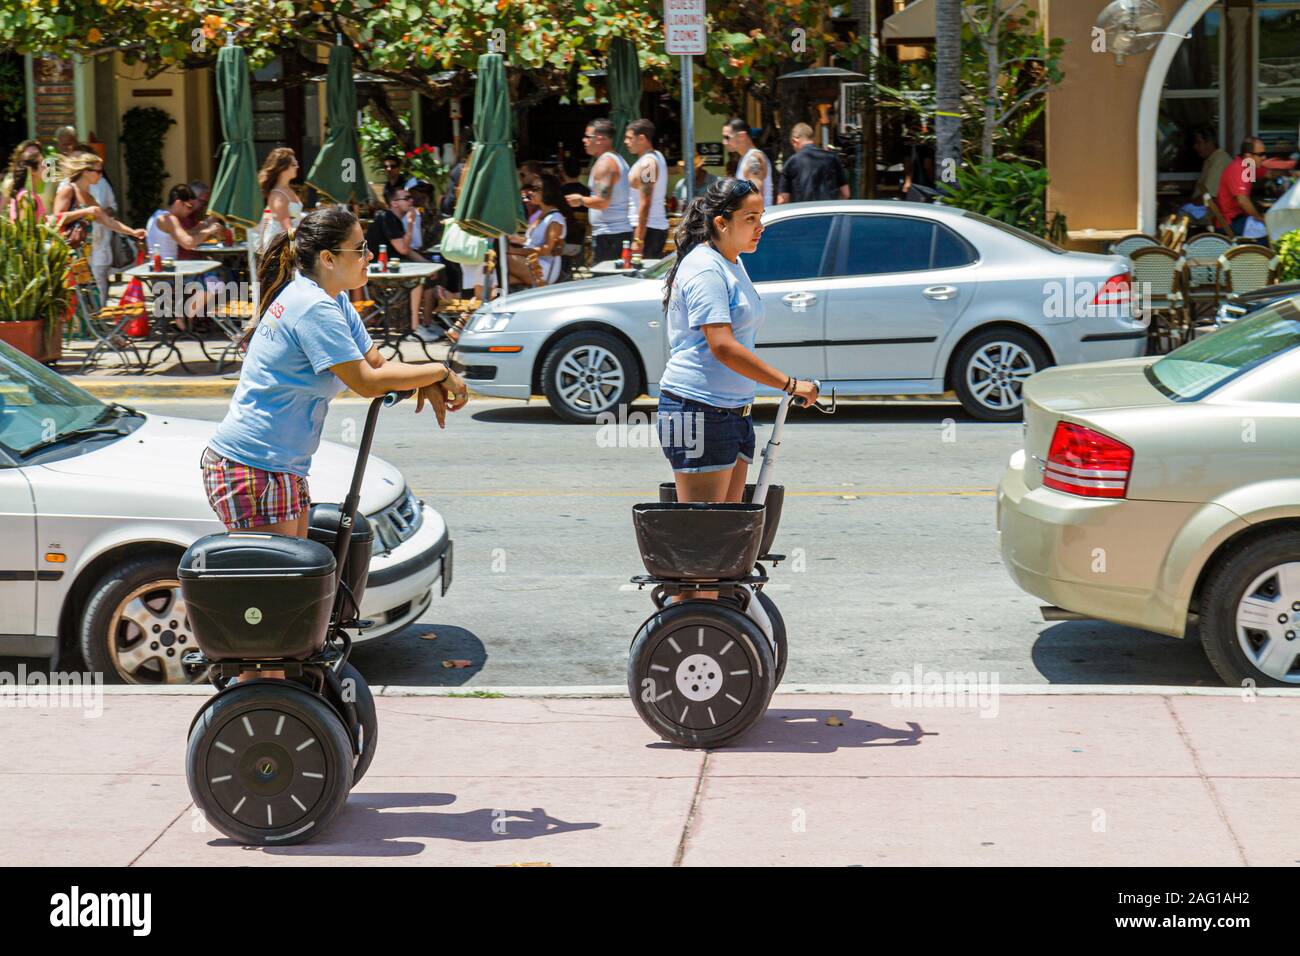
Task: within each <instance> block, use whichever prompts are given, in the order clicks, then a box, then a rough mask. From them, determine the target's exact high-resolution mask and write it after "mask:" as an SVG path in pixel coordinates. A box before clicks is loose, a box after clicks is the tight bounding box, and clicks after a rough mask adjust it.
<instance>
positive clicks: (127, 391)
mask: <svg viewBox="0 0 1300 956" xmlns="http://www.w3.org/2000/svg"><path fill="white" fill-rule="evenodd" d="M64 380H65V381H67V382H70V383H72V384H73V385H76V386H77V387H78V388H81V389H84V390H85V391H87V392H89V393H90V394H91V395H94V396H95V397H96V398H101V399H106V400H109V401H114V400H122V399H135V400H137V401H138V400H140V399H160V400H170V399H207V400H223V401H229V400H230V397H231V396H232V395H234V394H235V386H236V385H238V384H239V382H238V380H236V379H227V378H191V379H181V380H176V381H167V380H158V379H153V380H151V379H148V378H135V377H132V378H128V377H127V376H125V375H124V376H121V377H115V378H111V379H104V378H98V377H95V376H90V375H68V376H66V377H65V379H64ZM469 397H470V398H471V399H476V398H478V399H484V398H489V397H490V396H487V395H480V394H479V393H478V392H476V391H474V390H473V389H470V392H469ZM338 399H353V400H356V401H369V399H366V398H363V397H362V396H360V395H358V394H357V393H356V392H354V391H352V390H351V389H346V390H344V391H342V392H340V393H339V395H338ZM338 399H336V401H337V400H338Z"/></svg>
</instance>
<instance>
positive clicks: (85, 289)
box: [68, 256, 149, 374]
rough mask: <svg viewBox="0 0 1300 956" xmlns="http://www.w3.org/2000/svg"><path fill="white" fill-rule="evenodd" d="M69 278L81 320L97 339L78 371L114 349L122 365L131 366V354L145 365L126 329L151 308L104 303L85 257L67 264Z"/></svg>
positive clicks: (139, 364) (138, 304)
mask: <svg viewBox="0 0 1300 956" xmlns="http://www.w3.org/2000/svg"><path fill="white" fill-rule="evenodd" d="M68 276H69V281H71V283H72V285H73V289H74V291H75V294H76V304H77V314H78V316H79V317H80V319H81V321H82V323H83V324H84V325H85V327H86V328H87V329H89V330H90V333H91V335H93V336H94V338H95V344H94V346H93V347H92V348H91V350H90V351H89V352H88V353H87V354H86V357H85V358H84V359H82V361H81V367H80V369H79V370H78V374H81V373H84V372H85V371H86V369H88V368H90V367H91V366H92V365H94V364H95V359H97V358H98V357H99V356H100V355H102V354H103V353H105V352H112V353H113V354H114V355H116V356H117V357H118V360H119V361H120V362H121V363H122V365H123V367H129V366H130V364H131V357H130V355H128V354H127V352H128V350H129V351H130V352H131V353H132V354H133V355H134V356H135V363H136V365H137V366H139V367H143V365H144V360H143V359H142V358H141V356H140V350H139V349H138V348H136V346H135V342H134V341H132V340H131V338H130V337H129V336H128V335H127V334H126V332H125V331H123V330H124V329H125V328H126V325H127V323H128V322H131V321H132V320H134V319H138V318H142V317H144V316H146V315H148V314H149V307H148V306H147V305H146V304H145V303H143V302H138V303H135V304H132V305H103V304H102V303H101V302H100V298H99V286H98V285H96V284H95V276H94V273H92V272H91V270H90V263H89V262H88V261H87V260H86V258H85V257H84V256H77V257H75V258H74V259H73V260H72V262H71V264H70V265H69V267H68Z"/></svg>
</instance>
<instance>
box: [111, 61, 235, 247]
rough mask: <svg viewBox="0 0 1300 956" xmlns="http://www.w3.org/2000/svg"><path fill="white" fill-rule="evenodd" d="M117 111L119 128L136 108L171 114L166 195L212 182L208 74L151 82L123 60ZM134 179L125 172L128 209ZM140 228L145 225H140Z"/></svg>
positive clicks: (171, 75)
mask: <svg viewBox="0 0 1300 956" xmlns="http://www.w3.org/2000/svg"><path fill="white" fill-rule="evenodd" d="M116 67H117V68H116V70H115V73H116V82H117V110H118V116H117V118H116V121H117V123H118V125H119V127H120V124H121V117H122V115H123V114H125V113H126V111H127V110H129V109H131V108H132V107H133V106H154V107H157V108H158V109H160V110H163V111H165V112H167V113H169V114H170V115H171V117H172V119H174V120H176V125H175V126H172V127H169V128H168V130H167V135H166V136H165V137H164V138H163V168H164V169H166V170H167V178H166V179H165V180H164V181H163V193H164V195H165V194H166V191H167V190H169V189H171V187H172V186H175V185H176V184H177V183H183V182H188V181H189V180H191V179H195V178H205V179H207V180H208V181H209V182H211V177H212V168H211V167H212V161H211V159H209V158H208V157H211V155H212V152H213V147H212V143H211V138H212V137H211V132H210V125H211V124H210V120H209V115H208V110H209V105H208V93H207V87H206V86H201V84H203V83H206V82H207V78H206V77H207V73H208V71H206V70H192V71H189V72H188V73H185V72H182V71H179V70H167V71H166V72H163V73H160V74H158V75H157V76H155V77H153V78H152V79H146V78H145V71H144V67H143V66H140V65H138V64H137V65H134V66H132V65H128V64H126V63H123V62H122V61H121V60H120V59H119V61H118V63H117V64H116ZM137 90H166V91H168V94H167V95H166V96H137V95H135V93H136V91H137ZM130 178H131V170H130V169H129V168H127V169H123V174H122V179H123V182H122V184H121V186H122V192H123V197H120V202H121V203H122V205H123V206H125V202H126V200H125V198H124V197H125V189H126V185H127V182H128V181H129V180H130ZM139 225H143V223H140V224H139Z"/></svg>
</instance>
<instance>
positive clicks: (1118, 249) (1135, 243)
mask: <svg viewBox="0 0 1300 956" xmlns="http://www.w3.org/2000/svg"><path fill="white" fill-rule="evenodd" d="M1158 245H1160V242H1159V241H1158V240H1156V239H1153V238H1151V237H1150V236H1148V235H1147V234H1146V233H1144V232H1135V233H1133V234H1132V235H1128V236H1125V237H1124V238H1123V239H1120V240H1119V241H1118V242H1116V243H1113V244H1112V245H1111V247H1110V251H1111V253H1112V254H1114V255H1117V256H1128V255H1132V254H1133V253H1134V252H1135V251H1136V250H1138V249H1145V248H1146V247H1147V246H1158Z"/></svg>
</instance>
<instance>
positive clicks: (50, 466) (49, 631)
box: [0, 343, 452, 684]
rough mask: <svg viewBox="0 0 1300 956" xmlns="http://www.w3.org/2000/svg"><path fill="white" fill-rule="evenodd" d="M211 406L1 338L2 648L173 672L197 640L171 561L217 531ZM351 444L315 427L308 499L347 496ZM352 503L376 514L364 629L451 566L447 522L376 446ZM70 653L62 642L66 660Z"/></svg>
mask: <svg viewBox="0 0 1300 956" xmlns="http://www.w3.org/2000/svg"><path fill="white" fill-rule="evenodd" d="M215 428H216V425H215V424H214V423H213V422H204V421H196V420H193V419H186V418H172V417H170V416H159V415H150V414H146V413H144V412H139V411H135V410H134V409H130V408H127V407H125V406H123V405H117V404H112V405H109V404H105V403H103V402H101V401H99V399H97V398H95V397H94V396H93V395H91V394H90V393H89V392H86V391H84V390H83V389H80V388H78V387H76V386H75V385H72V384H71V383H69V382H67V381H65V380H64V379H62V378H61V377H60V376H59V375H57V374H55V373H54V372H51V371H50V370H49V369H47V368H45V367H44V366H42V365H40V364H39V363H37V362H34V361H32V360H31V359H29V358H27V356H25V355H22V354H21V353H19V352H17V351H16V350H14V349H12V348H10V347H9V346H7V345H4V344H3V343H0V656H21V657H45V658H48V659H49V660H50V661H51V663H52V664H53V662H54V661H56V660H57V659H58V658H59V657H60V656H61V655H69V654H75V653H77V652H79V653H80V654H81V656H82V657H83V659H84V661H85V664H86V666H87V667H88V668H89V669H90V670H91V671H94V672H100V673H103V674H104V679H105V680H106V681H109V682H127V683H141V684H161V683H182V682H187V681H194V680H197V679H199V678H201V677H202V676H203V675H202V674H201V673H194V672H192V670H191V669H187V668H185V667H183V666H182V664H181V655H182V653H183V652H184V651H186V650H188V649H189V648H191V647H194V646H195V644H194V636H193V633H192V632H191V631H190V629H189V621H188V620H187V619H186V616H185V607H184V602H183V600H182V598H181V593H180V583H179V580H178V578H177V574H176V566H177V562H178V559H179V558H180V556H181V554H182V552H183V551H184V550H185V549H186V548H187V547H188V546H189V545H190V544H191V543H192V542H193V541H194V540H195V539H197V538H199V537H202V536H203V535H205V534H210V533H212V532H216V531H222V530H223V527H222V525H221V523H220V522H219V521H218V520H217V518H216V515H215V514H213V512H212V509H211V508H210V507H209V506H208V501H207V497H206V496H205V495H204V492H203V480H202V473H201V471H200V469H199V456H200V455H201V454H202V452H203V449H204V447H205V446H206V445H207V441H208V438H209V437H210V436H211V435H212V432H213V431H214V429H215ZM355 462H356V451H355V450H354V449H350V448H347V447H346V446H343V445H338V444H334V443H332V442H322V443H321V446H320V450H319V451H318V452H317V453H316V455H315V457H314V458H313V459H312V469H311V474H310V476H309V478H308V480H309V482H310V485H311V492H312V498H313V500H315V501H342V500H343V498H344V496H345V495H346V494H347V487H348V483H349V482H350V480H351V477H352V469H353V466H354V464H355ZM360 507H361V511H362V513H364V514H365V515H366V517H367V518H368V519H369V520H370V523H371V525H372V527H373V528H374V530H375V545H374V551H373V554H372V557H371V561H370V577H369V583H368V585H367V587H366V593H365V597H364V598H363V600H362V608H361V618H362V619H363V620H369V621H371V622H373V623H372V626H371V627H369V628H367V629H366V630H364V631H362V632H360V633H359V634H356V635H354V639H357V640H366V639H373V638H376V637H381V636H383V635H385V634H390V633H392V632H394V631H397V630H400V629H401V628H403V627H404V626H406V625H407V624H408V623H410V622H411V621H414V620H415V619H416V618H418V617H419V616H420V615H421V614H423V613H424V611H425V610H426V609H427V608H428V607H429V605H430V603H431V602H432V600H433V589H434V585H435V584H437V583H438V582H439V580H441V582H442V584H441V593H444V594H445V593H446V590H447V586H448V584H449V583H450V581H451V573H452V547H451V540H450V536H449V534H448V530H447V526H446V524H445V522H444V521H443V519H442V516H441V515H440V514H438V512H437V511H435V510H434V509H433V508H431V507H429V506H428V505H427V504H425V503H424V502H423V501H421V500H419V499H418V498H416V497H415V496H414V494H412V492H411V491H410V489H409V488H407V487H406V482H405V480H404V479H403V477H402V475H401V473H400V472H399V471H398V470H397V469H396V468H394V467H393V466H392V465H390V464H388V463H387V462H385V461H383V460H382V459H379V458H374V457H372V458H371V459H370V462H369V464H368V465H367V468H366V476H365V482H364V484H363V486H362V490H361V506H360ZM66 659H67V657H66V656H65V660H66Z"/></svg>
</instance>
